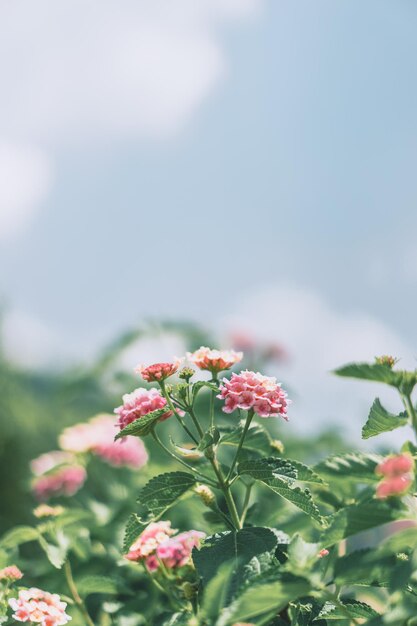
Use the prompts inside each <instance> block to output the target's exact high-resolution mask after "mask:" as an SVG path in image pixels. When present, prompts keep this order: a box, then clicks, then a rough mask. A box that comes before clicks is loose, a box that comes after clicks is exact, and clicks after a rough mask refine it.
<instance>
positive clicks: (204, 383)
mask: <svg viewBox="0 0 417 626" xmlns="http://www.w3.org/2000/svg"><path fill="white" fill-rule="evenodd" d="M202 389H210V390H211V391H215V392H216V393H219V387H218V385H216V384H215V383H212V382H210V381H208V380H199V381H197V382H196V383H194V384H193V401H194V400H195V399H196V397H197V395H198V394H199V393H200V391H201V390H202Z"/></svg>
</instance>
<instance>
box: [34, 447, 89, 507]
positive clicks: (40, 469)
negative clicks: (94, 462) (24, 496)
mask: <svg viewBox="0 0 417 626" xmlns="http://www.w3.org/2000/svg"><path fill="white" fill-rule="evenodd" d="M31 468H32V472H33V473H34V474H35V478H34V480H33V483H32V489H33V492H34V494H35V496H36V498H37V499H38V500H48V499H49V498H51V497H53V496H73V495H74V494H75V493H77V491H78V490H79V489H81V487H82V486H83V484H84V482H85V480H86V478H87V472H86V471H85V469H84V467H83V466H82V465H79V464H78V463H77V462H76V459H75V458H74V456H73V455H72V454H69V453H68V452H61V451H55V452H48V453H47V454H42V455H41V456H40V457H38V458H37V459H34V460H33V461H32V462H31Z"/></svg>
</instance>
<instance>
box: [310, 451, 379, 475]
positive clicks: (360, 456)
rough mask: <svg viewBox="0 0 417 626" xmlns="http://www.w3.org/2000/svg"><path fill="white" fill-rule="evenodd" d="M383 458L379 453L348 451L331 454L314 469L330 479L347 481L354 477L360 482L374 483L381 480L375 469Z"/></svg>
mask: <svg viewBox="0 0 417 626" xmlns="http://www.w3.org/2000/svg"><path fill="white" fill-rule="evenodd" d="M381 460H382V457H380V456H379V455H377V454H372V453H364V452H348V453H347V454H337V455H335V456H331V457H330V458H328V459H325V460H324V461H321V462H320V463H318V464H317V465H316V466H315V468H314V469H315V470H316V472H318V473H319V474H320V475H321V476H324V477H325V478H328V479H336V480H343V481H346V479H348V478H353V479H356V480H357V481H358V482H364V483H374V482H377V481H379V480H380V478H379V477H378V476H377V475H376V474H375V469H376V466H377V465H378V464H379V463H380V462H381Z"/></svg>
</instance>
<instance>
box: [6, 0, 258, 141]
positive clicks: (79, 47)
mask: <svg viewBox="0 0 417 626" xmlns="http://www.w3.org/2000/svg"><path fill="white" fill-rule="evenodd" d="M260 2H261V0H198V2H196V1H195V0H142V1H141V0H90V1H89V2H83V1H82V0H61V1H60V2H56V1H55V0H38V1H37V2H30V1H29V0H14V1H13V2H3V3H1V4H0V81H1V85H2V92H3V94H7V97H6V98H3V99H2V107H1V109H2V113H1V114H0V134H1V133H2V131H3V132H4V131H5V129H7V132H8V133H13V134H14V135H16V136H21V135H22V134H23V135H24V138H25V139H26V138H27V137H31V138H35V139H36V138H39V137H41V138H42V139H49V140H51V141H53V142H55V141H57V140H62V139H66V140H72V139H73V138H74V137H77V136H78V137H79V136H83V135H85V134H86V133H87V134H88V135H91V134H93V135H94V134H99V135H102V134H105V135H108V134H109V133H110V134H112V133H113V134H116V135H117V136H120V135H121V134H122V135H129V136H130V135H132V134H133V135H141V136H143V135H144V136H160V135H164V134H166V133H171V132H173V131H176V130H177V129H180V128H181V127H182V126H183V125H184V123H185V121H187V120H188V119H189V117H190V115H191V114H192V113H193V111H194V110H195V109H196V107H197V106H198V105H199V104H200V103H201V102H202V100H203V99H204V98H205V97H206V95H207V94H208V93H209V92H210V90H211V89H212V88H213V86H214V85H215V84H216V83H217V82H218V80H219V79H220V78H221V77H222V76H223V75H224V72H225V69H226V60H225V55H224V52H223V49H222V45H221V42H220V37H219V29H220V28H221V27H222V25H224V24H225V23H227V22H228V21H234V20H237V19H240V18H245V17H248V16H249V15H252V14H253V13H254V12H256V9H257V8H258V7H259V5H260ZM11 59H13V62H12V63H11V62H10V60H11Z"/></svg>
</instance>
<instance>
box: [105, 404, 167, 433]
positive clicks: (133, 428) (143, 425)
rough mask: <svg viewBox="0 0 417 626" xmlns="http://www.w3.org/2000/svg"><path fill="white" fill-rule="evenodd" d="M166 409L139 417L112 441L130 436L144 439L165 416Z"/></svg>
mask: <svg viewBox="0 0 417 626" xmlns="http://www.w3.org/2000/svg"><path fill="white" fill-rule="evenodd" d="M166 413H167V409H166V408H163V409H157V410H156V411H151V412H150V413H147V414H146V415H143V416H142V417H139V418H138V419H137V420H135V421H134V422H131V423H130V424H128V425H127V426H126V427H125V428H123V429H122V430H121V431H120V432H118V433H117V435H116V436H115V438H114V440H115V441H116V440H117V439H121V438H122V437H127V436H128V435H131V436H133V437H144V436H145V435H148V434H149V433H150V432H151V430H152V428H153V427H154V426H155V424H156V423H157V422H158V421H159V420H160V418H161V417H162V416H163V415H166Z"/></svg>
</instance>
